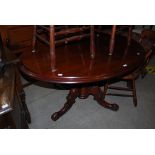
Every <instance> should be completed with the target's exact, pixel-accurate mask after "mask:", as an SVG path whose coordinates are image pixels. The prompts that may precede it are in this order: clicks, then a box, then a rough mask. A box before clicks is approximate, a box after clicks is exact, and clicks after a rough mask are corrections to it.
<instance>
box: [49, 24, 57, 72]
mask: <svg viewBox="0 0 155 155" xmlns="http://www.w3.org/2000/svg"><path fill="white" fill-rule="evenodd" d="M54 34H55V29H54V25H51V26H50V59H51V70H52V72H55V71H56V54H55V36H54Z"/></svg>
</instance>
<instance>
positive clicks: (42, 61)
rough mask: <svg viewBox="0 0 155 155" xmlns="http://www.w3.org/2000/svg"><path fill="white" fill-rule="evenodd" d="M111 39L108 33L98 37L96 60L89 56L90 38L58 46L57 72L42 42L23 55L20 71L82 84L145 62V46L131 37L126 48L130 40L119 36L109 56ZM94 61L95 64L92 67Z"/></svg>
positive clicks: (41, 77)
mask: <svg viewBox="0 0 155 155" xmlns="http://www.w3.org/2000/svg"><path fill="white" fill-rule="evenodd" d="M109 39H110V36H109V35H104V36H103V37H102V36H101V37H100V38H95V43H96V45H97V46H96V56H95V59H93V60H92V59H91V58H90V50H89V49H90V46H89V39H87V40H83V41H82V42H76V43H74V44H67V45H65V47H64V46H59V47H56V55H57V59H56V61H57V71H56V72H54V73H52V72H51V69H50V57H49V56H50V54H49V47H48V46H45V45H44V44H43V43H41V42H39V43H38V51H37V52H36V53H32V52H27V53H25V54H23V55H22V56H21V62H22V65H21V71H23V72H24V73H26V74H27V75H29V76H30V77H32V78H35V79H37V80H41V81H45V82H53V83H64V84H65V83H66V84H75V83H80V84H81V83H90V82H97V81H101V80H106V79H109V78H114V77H118V76H121V75H124V74H127V73H129V72H130V71H132V70H134V69H135V68H136V67H138V65H139V64H140V63H142V62H143V60H144V56H145V53H144V49H143V47H142V46H141V45H140V44H139V43H137V42H136V41H134V40H132V41H131V44H132V46H131V47H130V48H129V49H128V50H127V51H126V49H127V47H126V46H127V44H126V43H127V40H126V38H125V37H123V36H122V37H121V36H117V37H116V45H115V51H114V53H113V56H112V57H110V56H109V55H108V54H109V53H108V50H107V49H108V44H109ZM125 51H126V52H125ZM137 51H138V53H137ZM92 63H93V64H94V65H93V66H92V67H91V68H90V67H89V66H90V65H91V64H92ZM125 64H127V65H125Z"/></svg>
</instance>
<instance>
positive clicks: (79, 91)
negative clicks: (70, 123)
mask: <svg viewBox="0 0 155 155" xmlns="http://www.w3.org/2000/svg"><path fill="white" fill-rule="evenodd" d="M89 95H92V96H93V97H94V100H96V101H97V102H98V103H99V104H100V105H101V106H103V107H105V108H108V109H111V110H113V111H117V110H118V109H119V106H118V105H117V104H110V103H108V102H106V101H105V100H104V98H103V92H102V90H101V89H100V87H98V86H94V87H83V88H73V89H71V90H70V92H69V94H68V96H67V102H66V103H65V104H64V106H63V108H62V109H61V110H60V111H58V112H55V113H54V114H53V115H52V116H51V118H52V120H53V121H56V120H58V119H59V118H60V117H61V116H62V115H64V114H65V113H66V112H67V111H68V110H69V109H70V108H71V107H72V106H73V104H74V103H75V99H76V98H77V97H79V98H80V99H86V98H87V97H88V96H89Z"/></svg>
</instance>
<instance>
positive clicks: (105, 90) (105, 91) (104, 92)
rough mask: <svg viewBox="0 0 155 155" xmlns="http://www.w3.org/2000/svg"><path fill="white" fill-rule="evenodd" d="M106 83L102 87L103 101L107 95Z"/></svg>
mask: <svg viewBox="0 0 155 155" xmlns="http://www.w3.org/2000/svg"><path fill="white" fill-rule="evenodd" d="M108 86H109V84H108V82H106V84H105V85H104V90H103V98H104V99H105V96H106V93H107V90H108Z"/></svg>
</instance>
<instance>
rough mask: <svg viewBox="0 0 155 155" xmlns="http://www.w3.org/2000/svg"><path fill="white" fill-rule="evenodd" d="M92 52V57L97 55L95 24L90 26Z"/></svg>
mask: <svg viewBox="0 0 155 155" xmlns="http://www.w3.org/2000/svg"><path fill="white" fill-rule="evenodd" d="M90 54H91V58H94V57H95V31H94V25H91V26H90Z"/></svg>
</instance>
